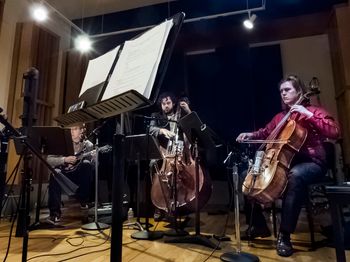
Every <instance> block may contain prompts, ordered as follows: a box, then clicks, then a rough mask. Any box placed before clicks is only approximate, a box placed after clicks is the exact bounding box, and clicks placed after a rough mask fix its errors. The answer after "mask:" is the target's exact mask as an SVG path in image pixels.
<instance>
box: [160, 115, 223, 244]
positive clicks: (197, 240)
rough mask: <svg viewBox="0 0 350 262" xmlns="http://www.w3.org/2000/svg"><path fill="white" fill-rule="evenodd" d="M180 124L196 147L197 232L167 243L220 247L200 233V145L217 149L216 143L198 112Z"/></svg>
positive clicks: (206, 148)
mask: <svg viewBox="0 0 350 262" xmlns="http://www.w3.org/2000/svg"><path fill="white" fill-rule="evenodd" d="M178 125H179V127H180V128H181V130H182V131H183V132H184V133H185V134H186V137H187V138H188V140H189V142H190V143H191V144H192V145H193V146H194V149H195V169H196V176H195V177H196V181H195V186H196V191H195V192H196V202H195V207H196V208H195V209H196V216H195V234H194V235H188V236H184V237H178V238H174V239H170V240H166V241H165V242H166V243H192V244H197V245H203V246H206V247H210V248H216V249H220V247H219V246H218V245H216V244H214V243H213V242H211V241H210V240H209V239H208V238H207V237H206V236H204V235H201V233H200V212H199V199H198V196H199V165H200V160H201V158H200V156H199V154H198V146H200V147H201V148H203V149H204V150H213V149H215V143H214V141H213V140H212V138H211V135H210V133H209V132H208V129H207V127H206V125H205V124H203V123H202V121H201V120H200V119H199V117H198V115H197V113H196V112H194V111H193V112H192V113H190V114H188V115H186V116H184V117H183V118H181V119H180V120H179V121H178Z"/></svg>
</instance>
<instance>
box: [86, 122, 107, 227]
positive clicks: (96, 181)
mask: <svg viewBox="0 0 350 262" xmlns="http://www.w3.org/2000/svg"><path fill="white" fill-rule="evenodd" d="M104 123H106V122H104ZM104 123H103V124H104ZM103 124H102V125H101V126H99V127H97V128H95V129H94V130H93V131H92V134H95V135H96V143H95V148H96V159H95V219H94V222H92V223H88V224H85V225H82V227H81V228H82V229H84V230H105V229H108V228H109V225H108V224H105V223H101V222H98V221H97V220H98V216H97V204H98V153H99V148H98V147H99V144H98V130H99V129H100V128H101V127H102V126H103ZM89 136H91V134H90V135H89Z"/></svg>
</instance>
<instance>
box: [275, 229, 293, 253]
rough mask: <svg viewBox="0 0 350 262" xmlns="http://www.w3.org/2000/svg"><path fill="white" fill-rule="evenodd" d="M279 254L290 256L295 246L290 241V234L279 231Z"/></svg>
mask: <svg viewBox="0 0 350 262" xmlns="http://www.w3.org/2000/svg"><path fill="white" fill-rule="evenodd" d="M276 250H277V254H278V255H279V256H281V257H290V256H291V255H292V254H293V246H292V243H291V242H290V234H286V233H281V232H280V233H279V234H278V238H277V246H276Z"/></svg>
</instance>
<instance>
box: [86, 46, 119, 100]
mask: <svg viewBox="0 0 350 262" xmlns="http://www.w3.org/2000/svg"><path fill="white" fill-rule="evenodd" d="M118 50H119V46H117V47H116V48H114V49H113V50H111V51H109V52H107V53H105V54H103V55H101V56H99V57H97V58H95V59H92V60H90V61H89V65H88V68H87V71H86V74H85V78H84V82H83V85H82V87H81V90H80V93H79V97H80V96H81V95H82V94H83V93H84V92H85V91H86V90H88V89H90V88H92V87H94V86H96V85H98V84H101V83H103V82H104V81H106V79H107V76H108V73H109V70H111V67H112V64H113V62H114V60H115V57H116V56H117V53H118Z"/></svg>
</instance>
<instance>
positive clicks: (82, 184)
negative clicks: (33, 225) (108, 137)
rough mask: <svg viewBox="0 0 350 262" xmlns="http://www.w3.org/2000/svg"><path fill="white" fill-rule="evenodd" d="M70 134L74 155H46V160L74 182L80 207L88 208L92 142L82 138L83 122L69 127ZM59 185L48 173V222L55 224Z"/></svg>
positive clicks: (91, 174) (57, 219) (91, 171)
mask: <svg viewBox="0 0 350 262" xmlns="http://www.w3.org/2000/svg"><path fill="white" fill-rule="evenodd" d="M70 130H71V136H72V141H73V146H74V153H75V155H74V156H57V155H48V156H47V162H48V163H49V164H50V165H51V166H52V167H54V168H55V169H56V171H57V172H61V173H62V174H63V175H65V176H67V177H68V179H70V180H71V181H73V182H74V183H76V184H77V185H78V186H79V188H78V190H77V191H76V193H75V195H76V197H77V198H78V200H79V201H80V205H81V208H82V209H86V208H88V205H87V204H88V202H89V197H90V189H91V182H92V179H93V174H94V164H93V163H92V160H93V157H94V155H93V154H92V152H93V151H92V149H93V144H92V143H91V142H90V141H89V140H86V139H84V138H85V135H84V131H85V126H84V125H83V124H81V125H77V126H73V127H71V129H70ZM87 152H91V154H84V155H88V157H86V158H82V159H80V157H79V155H80V154H81V153H87ZM61 190H62V189H61V186H60V184H59V182H58V181H57V179H55V178H54V177H53V175H50V180H49V199H48V207H49V210H50V216H49V218H48V220H47V221H48V222H49V223H51V224H56V223H58V222H59V221H60V217H61Z"/></svg>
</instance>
